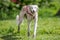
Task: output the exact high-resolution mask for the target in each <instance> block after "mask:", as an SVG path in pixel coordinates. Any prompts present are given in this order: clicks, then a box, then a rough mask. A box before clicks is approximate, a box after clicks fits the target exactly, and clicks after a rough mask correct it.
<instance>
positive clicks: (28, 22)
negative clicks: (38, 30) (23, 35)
mask: <svg viewBox="0 0 60 40" xmlns="http://www.w3.org/2000/svg"><path fill="white" fill-rule="evenodd" d="M30 22H31V21H29V20H28V37H29V36H30V25H31V23H30Z"/></svg>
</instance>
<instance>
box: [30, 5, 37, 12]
mask: <svg viewBox="0 0 60 40" xmlns="http://www.w3.org/2000/svg"><path fill="white" fill-rule="evenodd" d="M29 7H30V11H31V12H32V13H35V12H37V11H38V6H37V5H29Z"/></svg>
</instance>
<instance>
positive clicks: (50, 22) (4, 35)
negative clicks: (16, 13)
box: [0, 17, 60, 40]
mask: <svg viewBox="0 0 60 40" xmlns="http://www.w3.org/2000/svg"><path fill="white" fill-rule="evenodd" d="M33 24H34V23H33V21H32V22H31V30H30V33H31V35H30V37H29V38H28V37H27V28H28V27H27V20H26V19H25V20H24V21H23V23H22V24H21V29H20V33H17V25H16V20H0V40H28V39H29V40H33V36H32V35H33V26H34V25H33ZM36 40H60V18H58V17H39V19H38V28H37V37H36Z"/></svg>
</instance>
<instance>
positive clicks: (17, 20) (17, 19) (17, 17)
mask: <svg viewBox="0 0 60 40" xmlns="http://www.w3.org/2000/svg"><path fill="white" fill-rule="evenodd" d="M16 23H17V25H18V24H19V15H17V16H16Z"/></svg>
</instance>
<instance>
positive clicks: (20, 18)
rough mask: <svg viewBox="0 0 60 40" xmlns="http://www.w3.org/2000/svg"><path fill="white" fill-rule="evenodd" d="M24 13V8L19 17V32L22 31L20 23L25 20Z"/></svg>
mask: <svg viewBox="0 0 60 40" xmlns="http://www.w3.org/2000/svg"><path fill="white" fill-rule="evenodd" d="M24 15H25V12H24V11H23V10H22V11H21V12H20V15H19V18H18V32H20V24H21V23H22V21H23V18H24Z"/></svg>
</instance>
